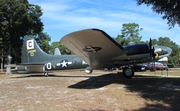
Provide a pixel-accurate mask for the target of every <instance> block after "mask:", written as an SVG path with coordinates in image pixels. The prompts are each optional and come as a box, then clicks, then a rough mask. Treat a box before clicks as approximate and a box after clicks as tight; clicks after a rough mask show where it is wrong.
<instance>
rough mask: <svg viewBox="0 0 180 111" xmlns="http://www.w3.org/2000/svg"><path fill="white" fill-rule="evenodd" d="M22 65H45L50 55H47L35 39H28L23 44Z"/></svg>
mask: <svg viewBox="0 0 180 111" xmlns="http://www.w3.org/2000/svg"><path fill="white" fill-rule="evenodd" d="M21 53H22V58H21V63H30V64H36V63H43V62H44V61H46V60H47V58H48V56H49V54H47V53H45V52H44V51H43V50H42V49H41V48H40V47H39V46H38V44H37V42H36V41H35V40H34V39H28V40H26V41H25V42H24V43H23V47H22V52H21Z"/></svg>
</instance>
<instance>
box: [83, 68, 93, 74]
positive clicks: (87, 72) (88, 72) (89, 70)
mask: <svg viewBox="0 0 180 111" xmlns="http://www.w3.org/2000/svg"><path fill="white" fill-rule="evenodd" d="M92 71H93V70H92V69H85V72H86V74H91V73H92Z"/></svg>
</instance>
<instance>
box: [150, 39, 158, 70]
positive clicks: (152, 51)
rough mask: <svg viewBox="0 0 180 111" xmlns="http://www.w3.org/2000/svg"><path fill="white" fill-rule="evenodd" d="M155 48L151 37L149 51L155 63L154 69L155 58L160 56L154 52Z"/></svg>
mask: <svg viewBox="0 0 180 111" xmlns="http://www.w3.org/2000/svg"><path fill="white" fill-rule="evenodd" d="M154 51H155V49H154V47H152V40H151V38H150V41H149V52H150V58H151V62H152V63H153V70H154V68H155V62H154V61H155V59H156V58H158V54H155V53H154Z"/></svg>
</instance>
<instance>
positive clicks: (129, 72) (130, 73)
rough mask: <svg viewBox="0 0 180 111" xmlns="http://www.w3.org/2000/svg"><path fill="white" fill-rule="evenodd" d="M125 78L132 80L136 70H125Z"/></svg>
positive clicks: (129, 68) (126, 68) (128, 68)
mask: <svg viewBox="0 0 180 111" xmlns="http://www.w3.org/2000/svg"><path fill="white" fill-rule="evenodd" d="M123 76H124V77H126V78H132V77H133V76H134V70H133V69H132V68H131V67H125V68H124V69H123Z"/></svg>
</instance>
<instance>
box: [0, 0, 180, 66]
mask: <svg viewBox="0 0 180 111" xmlns="http://www.w3.org/2000/svg"><path fill="white" fill-rule="evenodd" d="M152 1H153V0H152ZM137 3H138V4H142V3H143V1H141V0H137ZM178 10H179V9H178ZM171 13H172V12H171ZM42 15H43V12H42V9H41V7H40V6H39V5H34V4H30V3H29V2H28V1H27V0H13V1H12V0H0V16H1V18H0V48H1V50H0V54H1V55H0V57H1V63H2V61H4V62H6V58H7V56H8V55H10V56H12V63H20V62H21V48H22V44H23V41H25V40H26V39H28V38H34V39H35V40H36V41H37V43H38V45H39V46H40V47H41V48H42V50H44V51H45V52H46V53H49V54H53V53H54V50H55V48H59V49H60V51H61V53H62V54H72V52H71V51H70V50H68V49H67V48H66V47H65V46H63V45H62V44H60V43H59V41H57V42H52V44H51V45H50V44H49V42H50V41H51V37H50V36H49V35H48V33H46V32H43V27H44V25H43V22H42V21H41V19H40V17H41V16H42ZM172 17H173V16H172ZM178 20H180V19H178ZM178 20H177V22H176V23H177V24H178V23H179V22H178ZM173 21H174V19H173ZM173 21H172V23H174V22H173ZM170 23H171V22H170ZM172 23H171V26H173V24H172ZM141 30H143V28H140V26H139V25H138V24H136V23H125V24H123V25H122V30H121V34H120V35H117V37H114V39H115V40H116V41H117V42H118V43H120V44H121V45H127V44H128V43H131V42H134V43H135V44H137V43H147V41H141V38H142V36H140V35H139V32H140V31H141ZM153 43H154V44H157V45H165V46H168V47H170V48H172V50H173V51H172V54H171V55H170V57H169V63H170V64H173V65H174V66H178V64H179V58H180V47H179V46H178V45H177V44H175V43H174V42H172V41H171V40H170V38H169V37H159V38H158V39H153Z"/></svg>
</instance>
